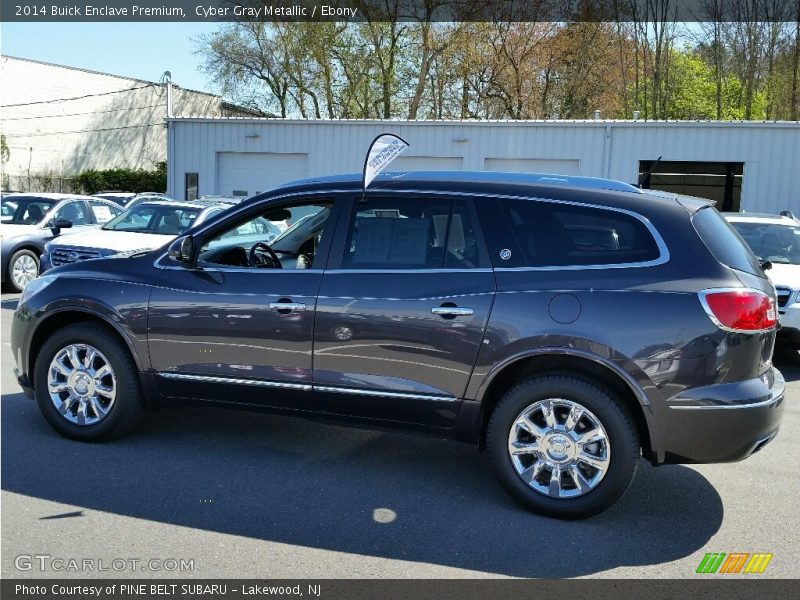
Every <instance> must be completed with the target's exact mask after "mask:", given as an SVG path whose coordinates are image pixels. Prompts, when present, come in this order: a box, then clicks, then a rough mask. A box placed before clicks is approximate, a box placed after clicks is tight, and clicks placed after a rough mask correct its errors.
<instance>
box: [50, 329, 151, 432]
mask: <svg viewBox="0 0 800 600" xmlns="http://www.w3.org/2000/svg"><path fill="white" fill-rule="evenodd" d="M34 389H35V393H36V402H37V404H38V405H39V410H40V411H41V412H42V414H43V415H44V417H45V419H47V422H48V423H49V424H50V425H51V426H52V427H53V428H54V429H55V430H56V431H58V432H59V433H61V434H62V435H65V436H67V437H69V438H73V439H77V440H83V441H101V440H105V439H110V438H114V437H118V436H120V435H122V434H124V433H126V432H127V431H129V430H130V429H131V428H132V427H133V426H134V425H136V423H137V421H138V420H139V417H140V415H141V412H142V406H143V403H142V396H141V392H140V390H139V382H138V379H137V371H136V367H135V365H134V363H133V359H132V358H131V356H130V353H129V352H128V348H127V347H126V346H125V345H124V344H123V342H122V341H121V340H120V339H119V336H118V335H117V334H116V332H113V331H111V330H110V329H108V328H107V327H105V326H103V325H96V324H86V323H81V324H75V325H69V326H67V327H64V328H62V329H59V330H58V331H56V332H55V333H54V334H52V335H51V336H50V338H49V339H48V340H47V341H46V342H45V343H44V345H43V346H42V349H41V350H40V351H39V355H38V357H37V359H36V366H35V369H34Z"/></svg>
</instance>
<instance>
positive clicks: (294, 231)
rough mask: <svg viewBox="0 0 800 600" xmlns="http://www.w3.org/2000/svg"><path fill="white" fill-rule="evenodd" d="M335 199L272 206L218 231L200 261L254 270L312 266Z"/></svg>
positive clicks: (205, 246)
mask: <svg viewBox="0 0 800 600" xmlns="http://www.w3.org/2000/svg"><path fill="white" fill-rule="evenodd" d="M332 206H333V203H332V202H328V201H315V202H313V203H310V202H307V203H303V204H290V205H283V206H277V207H269V208H267V209H265V210H264V211H263V212H259V213H257V214H252V213H251V214H250V215H249V216H248V217H246V218H244V219H242V220H240V221H237V222H236V223H234V224H232V225H229V226H228V227H226V228H224V229H223V230H221V231H218V232H217V233H216V234H214V235H213V236H212V237H211V238H210V239H208V240H206V241H205V242H204V243H203V245H202V247H201V248H200V255H199V263H200V264H206V265H208V266H219V265H225V266H230V267H245V268H254V269H310V268H312V267H313V266H314V261H315V260H316V252H317V247H318V246H319V242H320V240H321V238H322V233H323V230H324V229H325V224H326V223H327V221H328V217H329V216H330V213H331V207H332Z"/></svg>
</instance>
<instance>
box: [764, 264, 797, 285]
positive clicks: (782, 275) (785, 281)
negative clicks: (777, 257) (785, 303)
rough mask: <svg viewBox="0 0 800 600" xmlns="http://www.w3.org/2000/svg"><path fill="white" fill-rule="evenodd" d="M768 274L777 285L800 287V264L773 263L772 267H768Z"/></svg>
mask: <svg viewBox="0 0 800 600" xmlns="http://www.w3.org/2000/svg"><path fill="white" fill-rule="evenodd" d="M767 275H768V276H769V279H770V281H772V283H773V285H775V287H788V288H792V289H793V290H798V289H800V265H783V264H780V263H772V268H771V269H767Z"/></svg>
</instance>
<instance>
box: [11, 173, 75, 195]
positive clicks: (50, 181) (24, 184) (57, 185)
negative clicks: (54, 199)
mask: <svg viewBox="0 0 800 600" xmlns="http://www.w3.org/2000/svg"><path fill="white" fill-rule="evenodd" d="M2 188H3V191H4V192H60V193H63V194H75V193H80V192H81V191H82V190H81V189H80V188H79V187H78V186H77V184H76V182H75V180H74V179H73V178H71V177H60V176H58V175H51V174H47V173H44V174H42V173H40V174H31V175H30V176H27V175H3V180H2Z"/></svg>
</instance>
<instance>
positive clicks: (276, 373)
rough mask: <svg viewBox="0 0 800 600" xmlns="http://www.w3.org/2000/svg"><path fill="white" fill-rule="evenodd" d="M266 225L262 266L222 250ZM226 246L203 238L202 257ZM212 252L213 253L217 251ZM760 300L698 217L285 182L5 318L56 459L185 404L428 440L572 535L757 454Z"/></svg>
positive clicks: (764, 432)
mask: <svg viewBox="0 0 800 600" xmlns="http://www.w3.org/2000/svg"><path fill="white" fill-rule="evenodd" d="M259 219H267V220H270V221H272V222H284V221H286V222H288V223H289V224H290V225H291V227H290V229H288V230H287V231H286V232H285V233H284V234H283V235H282V236H281V237H280V238H279V239H278V240H277V241H276V242H275V243H273V244H272V245H269V244H267V243H266V240H264V241H258V242H256V243H252V244H251V243H250V242H248V243H246V244H245V243H243V242H242V241H241V239H237V238H236V237H235V236H234V237H231V236H230V235H229V234H230V232H232V231H234V230H237V228H242V227H245V228H246V226H247V224H248V223H250V222H254V221H257V220H259ZM226 236H227V237H226ZM226 240H231V241H226ZM776 323H777V315H776V308H775V290H774V288H773V287H772V285H771V284H770V283H769V281H768V280H767V278H766V276H765V275H764V272H763V271H762V270H761V267H760V265H759V263H758V260H757V259H756V258H755V257H754V256H753V254H752V253H751V252H750V250H749V249H748V248H747V247H746V245H745V244H744V243H743V242H742V240H741V238H739V236H738V235H737V234H736V233H735V232H734V231H733V230H732V229H731V227H730V226H729V225H728V224H727V223H726V221H725V220H724V219H723V218H722V217H721V216H720V214H719V213H718V212H717V211H716V209H715V208H714V207H713V206H712V205H711V203H710V202H708V201H704V200H699V199H693V198H687V197H683V196H672V195H668V194H659V195H653V194H648V193H645V192H643V191H642V190H639V189H637V188H635V187H633V186H629V185H627V184H623V183H619V182H614V181H610V180H592V179H587V178H570V177H552V176H536V175H521V174H520V175H514V174H498V173H495V174H491V173H467V172H463V173H462V172H459V173H442V172H438V173H406V174H385V175H382V176H379V177H378V178H377V179H375V182H374V184H373V185H372V187H371V188H370V190H369V192H368V193H367V194H365V193H364V192H363V191H362V189H361V179H360V177H358V176H341V177H331V178H323V179H316V180H305V181H302V182H296V183H293V184H289V185H286V186H284V187H281V188H278V189H276V190H273V191H271V192H268V193H265V194H261V195H260V196H257V197H255V198H252V199H250V200H249V201H247V202H244V203H243V204H242V205H240V206H238V207H236V208H234V209H231V210H230V211H228V212H227V213H226V214H225V215H224V216H222V217H220V218H218V219H215V220H212V221H209V222H207V223H203V224H202V225H199V226H197V227H195V228H193V229H192V230H190V231H189V232H188V233H187V234H186V235H184V236H182V237H180V238H178V239H177V240H175V242H174V243H172V245H171V246H170V247H169V248H163V249H160V250H156V251H152V252H146V253H141V254H137V255H129V256H124V257H111V258H105V259H98V260H92V261H87V262H83V263H76V264H71V265H65V266H62V267H58V268H56V269H54V270H53V271H51V272H49V273H48V274H46V275H45V276H43V277H40V278H38V279H36V280H34V281H33V282H31V283H30V284H29V285H28V287H27V288H26V289H25V292H24V294H23V296H22V297H21V299H20V302H19V306H18V308H17V310H16V312H15V315H14V320H13V330H12V349H13V352H14V356H15V358H16V361H17V365H18V372H17V374H18V379H19V381H20V383H21V384H22V386H23V388H24V389H25V390H26V391H27V392H28V393H29V395H33V396H35V398H36V400H37V403H38V405H39V408H40V410H41V411H42V413H43V415H44V417H45V418H46V419H47V421H48V422H49V423H50V424H51V425H52V426H53V427H54V428H55V429H56V430H57V431H59V432H60V433H62V434H63V435H65V436H68V437H71V438H75V439H80V440H92V441H94V440H104V439H108V438H111V437H114V436H117V435H120V434H122V433H124V432H127V431H128V430H130V429H131V427H132V426H133V425H134V424H135V423H136V421H137V418H138V417H139V415H140V413H141V412H142V410H143V408H144V407H146V406H148V405H163V404H169V403H185V402H195V401H200V402H214V403H217V404H220V405H226V404H228V405H230V404H235V405H248V406H251V407H253V408H262V409H268V410H273V411H282V412H286V413H288V414H294V415H299V416H309V417H314V418H319V417H324V418H329V419H333V420H341V421H348V422H357V423H361V424H374V425H376V426H397V427H405V428H413V429H417V430H424V431H428V432H432V433H434V434H437V435H442V436H446V437H450V438H454V439H458V440H461V441H465V442H470V443H473V444H476V445H479V446H480V447H485V448H487V449H488V451H489V455H490V457H491V461H492V464H493V467H494V469H495V471H496V473H497V475H498V477H499V480H500V482H501V484H502V485H503V487H504V488H505V489H506V490H507V491H508V492H509V493H510V494H511V495H512V496H513V497H515V498H516V499H517V500H518V501H520V502H521V503H522V504H524V505H525V506H527V507H529V508H531V509H533V510H535V511H537V512H540V513H543V514H546V515H550V516H555V517H561V518H577V517H585V516H588V515H592V514H596V513H598V512H600V511H602V510H604V509H606V508H608V507H609V506H611V505H612V504H613V503H614V502H616V501H617V500H618V499H619V498H620V497H621V496H622V494H623V493H624V492H625V490H626V489H627V488H628V486H629V484H630V482H631V480H632V478H633V476H634V473H635V470H636V465H637V462H638V460H639V458H640V456H644V457H645V458H646V459H647V460H649V461H651V462H652V463H653V464H663V463H674V462H683V463H691V462H725V461H735V460H740V459H743V458H745V457H747V456H749V455H750V454H751V453H753V452H755V451H756V450H759V449H760V448H761V447H763V446H764V445H765V444H766V443H767V442H768V441H770V440H771V439H772V438H773V437H774V436H775V434H776V432H777V430H778V426H779V423H780V418H781V413H782V410H783V392H784V381H783V378H782V376H781V374H780V372H779V371H778V370H776V369H775V368H774V367H773V366H772V363H771V355H772V350H773V344H774V340H775V329H776Z"/></svg>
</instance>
